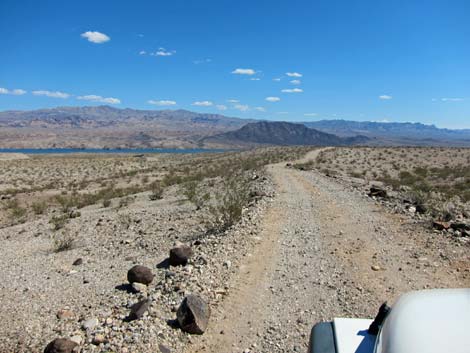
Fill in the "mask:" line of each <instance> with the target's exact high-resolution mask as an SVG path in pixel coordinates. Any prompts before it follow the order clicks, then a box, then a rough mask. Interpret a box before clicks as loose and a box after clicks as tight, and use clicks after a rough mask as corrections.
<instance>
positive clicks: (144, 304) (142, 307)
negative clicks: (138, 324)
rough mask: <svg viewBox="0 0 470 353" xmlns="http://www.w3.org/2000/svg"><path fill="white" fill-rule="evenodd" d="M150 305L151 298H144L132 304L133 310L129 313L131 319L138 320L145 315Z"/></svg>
mask: <svg viewBox="0 0 470 353" xmlns="http://www.w3.org/2000/svg"><path fill="white" fill-rule="evenodd" d="M149 307H150V299H144V300H141V301H140V302H138V303H136V304H134V305H132V307H131V312H130V314H129V320H138V319H140V318H141V317H142V316H144V314H145V312H146V311H147V310H148V308H149Z"/></svg>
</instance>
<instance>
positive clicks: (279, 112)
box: [276, 112, 289, 115]
mask: <svg viewBox="0 0 470 353" xmlns="http://www.w3.org/2000/svg"><path fill="white" fill-rule="evenodd" d="M276 114H282V115H284V114H289V112H277V113H276Z"/></svg>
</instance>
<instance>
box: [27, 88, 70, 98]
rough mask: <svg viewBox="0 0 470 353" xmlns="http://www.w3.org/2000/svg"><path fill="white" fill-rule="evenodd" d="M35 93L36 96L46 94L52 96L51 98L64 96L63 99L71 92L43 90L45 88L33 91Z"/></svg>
mask: <svg viewBox="0 0 470 353" xmlns="http://www.w3.org/2000/svg"><path fill="white" fill-rule="evenodd" d="M33 95H35V96H46V97H51V98H62V99H66V98H69V97H70V94H68V93H64V92H59V91H55V92H52V91H43V90H40V91H33Z"/></svg>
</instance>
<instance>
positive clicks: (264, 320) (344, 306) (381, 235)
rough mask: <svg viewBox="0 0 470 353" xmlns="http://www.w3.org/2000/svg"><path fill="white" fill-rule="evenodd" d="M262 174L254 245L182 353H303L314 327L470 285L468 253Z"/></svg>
mask: <svg viewBox="0 0 470 353" xmlns="http://www.w3.org/2000/svg"><path fill="white" fill-rule="evenodd" d="M318 151H319V150H317V151H313V152H311V153H310V154H309V155H308V156H307V159H313V158H315V157H316V155H317V153H318ZM268 171H269V173H270V174H271V176H272V179H273V181H274V182H275V184H276V188H277V196H276V197H275V199H274V201H273V203H272V206H271V207H270V208H269V209H268V211H267V212H266V215H265V217H264V221H263V224H262V230H261V232H260V236H259V241H258V243H257V245H256V247H255V248H254V249H253V251H252V253H251V256H248V260H247V261H246V263H245V264H244V266H242V267H241V269H240V271H239V273H238V277H237V280H236V284H235V286H234V289H233V290H232V291H231V293H230V295H229V296H227V298H226V299H225V301H224V303H223V304H222V306H221V307H220V308H218V310H217V312H216V313H215V314H214V315H213V316H214V318H213V320H212V323H211V325H210V327H209V330H208V332H207V333H206V334H205V335H204V338H201V340H198V341H196V342H195V343H194V344H193V345H191V346H190V347H189V350H188V351H190V352H214V353H215V352H217V353H220V352H304V351H305V349H306V347H307V343H308V337H309V333H310V329H311V327H312V325H313V324H314V323H315V322H317V321H321V320H330V319H332V318H333V317H338V316H350V317H351V316H365V317H370V316H373V315H374V314H375V312H376V310H377V308H378V306H379V305H380V303H381V302H383V301H385V300H388V301H393V300H394V299H395V298H396V297H397V296H398V295H400V294H401V293H403V292H406V291H409V290H413V289H423V288H437V287H464V286H467V287H468V286H470V279H469V278H470V276H469V263H470V261H469V260H470V259H469V257H468V255H465V251H466V250H468V246H461V245H459V244H456V243H455V242H454V243H453V242H450V241H449V239H443V238H442V237H439V235H436V234H433V233H428V232H427V231H425V230H424V229H416V226H415V225H412V224H410V223H409V220H407V219H406V218H404V217H402V216H397V215H393V214H390V213H389V212H388V211H387V210H385V209H384V208H383V207H382V206H380V205H378V204H376V203H375V202H374V201H373V200H371V199H369V198H367V197H366V196H365V195H363V194H362V193H360V192H358V191H354V190H352V189H351V188H348V187H346V186H344V185H342V184H341V183H338V182H337V181H335V180H334V179H331V178H328V177H325V176H323V175H321V174H319V173H316V172H311V171H310V172H303V171H299V170H295V169H292V168H286V167H285V166H284V165H283V164H282V165H273V166H270V167H269V168H268ZM465 248H467V249H465ZM467 253H468V252H467ZM456 259H457V260H456Z"/></svg>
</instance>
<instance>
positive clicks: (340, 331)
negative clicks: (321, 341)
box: [333, 318, 376, 353]
mask: <svg viewBox="0 0 470 353" xmlns="http://www.w3.org/2000/svg"><path fill="white" fill-rule="evenodd" d="M372 321H373V320H369V319H344V318H337V319H334V320H333V328H334V331H335V343H336V352H337V353H372V352H373V351H374V344H375V338H376V336H373V335H369V334H368V333H367V329H368V328H369V326H370V324H371V323H372Z"/></svg>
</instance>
